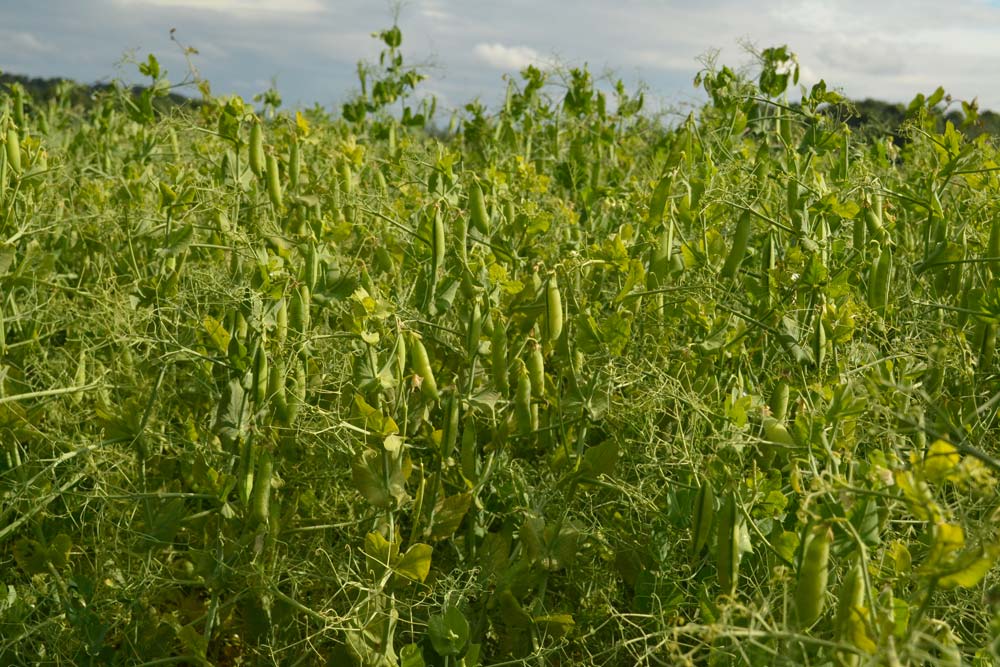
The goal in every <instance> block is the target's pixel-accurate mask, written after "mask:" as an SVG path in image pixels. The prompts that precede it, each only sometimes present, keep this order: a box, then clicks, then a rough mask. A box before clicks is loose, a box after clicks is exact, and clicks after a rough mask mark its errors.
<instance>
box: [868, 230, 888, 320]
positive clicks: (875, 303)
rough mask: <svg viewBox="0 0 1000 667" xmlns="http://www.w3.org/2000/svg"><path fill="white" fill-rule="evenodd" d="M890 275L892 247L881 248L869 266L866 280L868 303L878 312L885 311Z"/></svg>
mask: <svg viewBox="0 0 1000 667" xmlns="http://www.w3.org/2000/svg"><path fill="white" fill-rule="evenodd" d="M891 276H892V249H890V248H889V246H885V247H884V248H882V250H881V252H880V253H879V255H878V257H877V258H876V259H875V262H874V263H873V264H872V268H871V278H870V280H869V281H868V305H869V306H871V307H872V309H873V310H875V311H876V312H878V313H879V314H883V313H884V312H885V308H886V305H887V304H888V302H889V281H890V278H891Z"/></svg>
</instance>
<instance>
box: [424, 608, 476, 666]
mask: <svg viewBox="0 0 1000 667" xmlns="http://www.w3.org/2000/svg"><path fill="white" fill-rule="evenodd" d="M427 636H428V637H430V640H431V645H432V646H433V647H434V650H435V651H436V652H437V654H438V655H440V656H442V657H450V656H458V655H461V654H462V651H463V650H464V649H465V646H466V644H468V642H469V622H468V621H467V620H465V615H464V614H462V612H461V611H459V609H458V607H453V606H449V607H448V608H447V609H445V611H444V613H443V614H439V615H437V616H432V617H431V619H430V621H428V623H427Z"/></svg>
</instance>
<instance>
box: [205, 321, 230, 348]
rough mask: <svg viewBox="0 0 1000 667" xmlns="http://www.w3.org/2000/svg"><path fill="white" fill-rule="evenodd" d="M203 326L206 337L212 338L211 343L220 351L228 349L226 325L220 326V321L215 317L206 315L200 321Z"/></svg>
mask: <svg viewBox="0 0 1000 667" xmlns="http://www.w3.org/2000/svg"><path fill="white" fill-rule="evenodd" d="M202 324H203V325H204V327H205V331H207V332H208V337H209V338H211V339H212V343H213V344H214V345H215V347H216V348H218V350H219V351H220V352H226V351H227V350H228V349H229V332H228V331H226V327H224V326H222V322H220V321H219V320H217V319H215V318H214V317H212V316H211V315H206V316H205V319H204V320H203V321H202Z"/></svg>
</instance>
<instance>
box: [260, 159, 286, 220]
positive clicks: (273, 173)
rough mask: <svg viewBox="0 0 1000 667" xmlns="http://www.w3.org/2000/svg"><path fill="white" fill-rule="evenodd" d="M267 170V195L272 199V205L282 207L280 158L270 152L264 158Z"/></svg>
mask: <svg viewBox="0 0 1000 667" xmlns="http://www.w3.org/2000/svg"><path fill="white" fill-rule="evenodd" d="M264 162H265V165H266V166H265V171H266V172H267V179H266V185H267V196H268V198H270V200H271V205H272V206H274V208H276V209H280V208H281V203H282V200H281V181H280V180H279V179H278V158H276V157H274V156H273V155H271V154H270V153H268V154H267V157H266V158H265V160H264Z"/></svg>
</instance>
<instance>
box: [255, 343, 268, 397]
mask: <svg viewBox="0 0 1000 667" xmlns="http://www.w3.org/2000/svg"><path fill="white" fill-rule="evenodd" d="M267 381H268V363H267V350H266V349H264V346H263V345H258V346H257V355H256V357H255V358H254V364H253V388H254V390H253V400H254V404H255V405H256V406H257V407H258V408H260V407H262V406H263V405H264V401H265V400H267Z"/></svg>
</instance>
